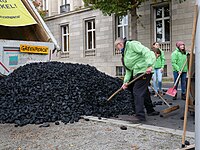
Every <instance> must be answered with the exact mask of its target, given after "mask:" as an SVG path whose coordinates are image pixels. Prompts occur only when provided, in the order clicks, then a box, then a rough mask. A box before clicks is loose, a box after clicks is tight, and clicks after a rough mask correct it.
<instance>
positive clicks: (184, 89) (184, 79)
mask: <svg viewBox="0 0 200 150" xmlns="http://www.w3.org/2000/svg"><path fill="white" fill-rule="evenodd" d="M173 75H174V83H175V82H176V79H177V77H178V72H173ZM186 76H187V72H182V74H181V76H180V79H181V93H182V94H185V93H186ZM178 83H179V81H178V82H177V84H176V90H177V87H178Z"/></svg>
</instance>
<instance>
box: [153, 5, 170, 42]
mask: <svg viewBox="0 0 200 150" xmlns="http://www.w3.org/2000/svg"><path fill="white" fill-rule="evenodd" d="M166 6H168V8H169V16H167V17H165V16H164V7H166ZM160 7H161V8H162V17H161V18H156V10H157V9H158V8H160ZM170 11H171V7H170V4H169V3H167V4H166V3H165V4H163V5H158V6H154V7H153V14H154V15H153V17H154V41H157V42H170V41H171V16H170ZM168 19H169V21H170V26H169V27H170V31H169V34H170V36H169V38H170V39H169V41H166V39H165V20H168ZM157 21H162V30H163V31H162V39H161V41H158V40H157V28H156V22H157Z"/></svg>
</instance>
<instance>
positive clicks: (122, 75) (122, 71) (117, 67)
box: [115, 66, 126, 78]
mask: <svg viewBox="0 0 200 150" xmlns="http://www.w3.org/2000/svg"><path fill="white" fill-rule="evenodd" d="M119 70H120V71H119ZM119 72H121V74H120V73H119ZM125 73H126V69H125V68H124V67H123V66H116V67H115V75H116V77H120V78H121V77H124V76H125Z"/></svg>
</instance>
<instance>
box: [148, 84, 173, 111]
mask: <svg viewBox="0 0 200 150" xmlns="http://www.w3.org/2000/svg"><path fill="white" fill-rule="evenodd" d="M150 87H151V89H152V90H153V91H154V92H155V93H156V94H157V95H158V96H159V97H160V98H161V99H162V100H163V101H164V102H165V104H166V105H167V106H168V107H171V106H170V105H169V103H168V102H167V101H166V100H165V99H164V98H163V97H162V96H161V95H160V94H159V93H158V92H156V90H155V89H154V88H153V86H152V85H150Z"/></svg>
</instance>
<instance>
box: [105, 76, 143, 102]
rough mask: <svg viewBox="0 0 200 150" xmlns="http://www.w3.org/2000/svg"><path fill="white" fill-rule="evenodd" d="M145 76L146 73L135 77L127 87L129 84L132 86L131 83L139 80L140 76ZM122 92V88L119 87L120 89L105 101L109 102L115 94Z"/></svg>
mask: <svg viewBox="0 0 200 150" xmlns="http://www.w3.org/2000/svg"><path fill="white" fill-rule="evenodd" d="M145 74H146V73H143V74H141V75H139V76H137V77H135V78H134V79H133V80H132V81H130V82H129V83H128V86H129V85H130V84H132V83H133V82H135V81H136V80H138V79H139V78H141V77H142V76H144V75H145ZM122 90H123V88H122V87H121V88H120V89H118V90H117V91H116V92H115V93H113V94H112V95H111V96H110V97H109V98H108V100H107V101H110V100H111V99H112V98H113V97H114V96H115V95H116V94H117V93H119V92H120V91H122Z"/></svg>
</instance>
